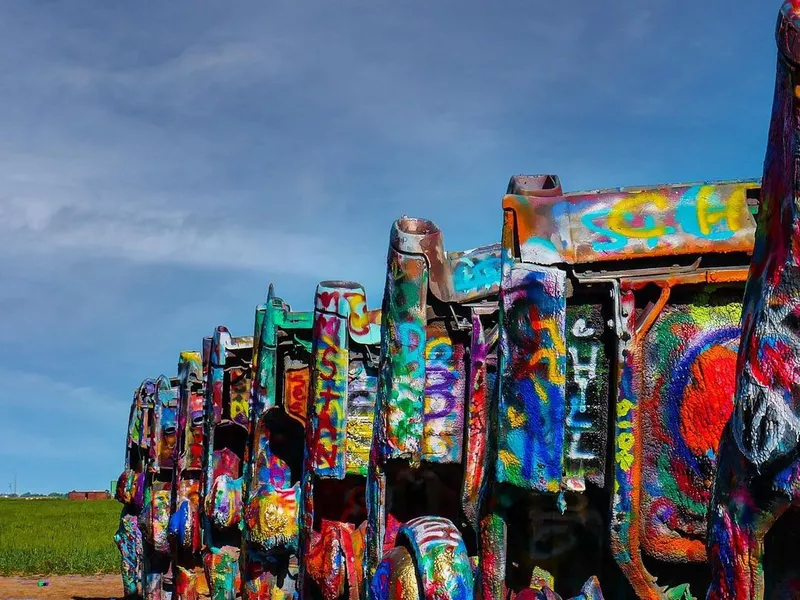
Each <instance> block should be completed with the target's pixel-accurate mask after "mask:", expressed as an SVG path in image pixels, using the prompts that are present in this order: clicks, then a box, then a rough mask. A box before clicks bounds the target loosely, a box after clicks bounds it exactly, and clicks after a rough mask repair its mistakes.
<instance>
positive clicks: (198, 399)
mask: <svg viewBox="0 0 800 600" xmlns="http://www.w3.org/2000/svg"><path fill="white" fill-rule="evenodd" d="M209 341H210V340H209ZM205 345H206V346H208V344H205ZM209 348H210V346H209ZM207 365H208V355H207V354H206V356H205V360H204V359H203V356H201V354H200V353H197V352H182V353H181V355H180V359H179V360H178V380H179V385H178V414H177V429H178V441H177V443H178V448H179V456H178V461H177V462H178V468H177V469H175V471H174V475H173V490H174V496H175V507H176V508H175V512H174V513H173V514H172V516H171V517H170V521H169V537H170V543H171V548H172V551H173V554H174V556H175V558H174V567H175V569H174V570H173V576H174V580H175V586H174V587H175V597H176V600H196V599H197V598H199V597H200V596H201V595H204V594H205V595H207V594H208V583H207V581H206V578H205V574H204V573H203V562H202V557H201V555H200V550H201V544H202V535H201V525H200V512H201V509H200V472H201V470H202V467H203V445H204V444H203V440H204V428H205V411H204V396H203V382H204V381H205V377H204V369H205V367H206V366H207Z"/></svg>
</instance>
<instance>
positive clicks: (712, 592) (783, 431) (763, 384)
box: [707, 0, 800, 600]
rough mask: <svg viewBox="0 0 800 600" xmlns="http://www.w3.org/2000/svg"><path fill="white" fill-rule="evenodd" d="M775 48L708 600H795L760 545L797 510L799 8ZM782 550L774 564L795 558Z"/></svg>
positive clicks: (783, 16) (789, 572)
mask: <svg viewBox="0 0 800 600" xmlns="http://www.w3.org/2000/svg"><path fill="white" fill-rule="evenodd" d="M776 39H777V45H778V64H777V73H776V77H775V95H774V100H773V108H772V118H771V122H770V127H769V139H768V143H767V151H766V156H765V159H764V179H763V182H764V185H763V188H762V191H761V208H760V210H759V214H758V227H757V231H756V240H755V248H754V251H753V261H752V263H751V265H750V271H749V274H748V278H747V287H746V289H745V295H744V305H743V309H742V310H743V314H742V334H741V343H740V345H739V350H738V362H737V369H736V376H737V380H736V396H735V399H734V406H733V416H732V418H731V420H730V423H729V425H728V428H727V430H726V432H725V435H724V436H723V439H722V442H721V444H720V448H719V455H720V458H719V461H718V464H717V471H716V478H715V483H714V496H713V499H712V501H711V506H710V510H709V520H710V523H709V528H708V531H709V539H708V553H709V557H710V562H711V570H712V577H711V586H710V589H709V591H708V596H707V598H709V599H711V600H717V599H721V598H743V599H750V598H762V597H774V598H778V597H784V598H788V597H795V596H796V595H797V581H798V580H797V569H796V564H795V561H794V560H793V559H789V560H788V561H784V562H783V563H781V567H782V569H781V570H780V571H778V572H777V573H776V572H775V571H773V572H772V577H771V578H769V577H765V575H766V569H765V560H766V558H769V556H768V555H765V545H766V544H765V541H766V538H767V534H768V533H770V530H771V529H780V527H775V524H776V522H778V519H779V518H780V517H781V516H782V515H783V514H785V513H787V512H789V511H788V509H789V507H790V506H792V505H795V506H796V505H798V504H800V460H798V458H797V457H798V448H800V441H799V440H800V409H798V406H800V401H799V399H800V387H798V383H800V336H799V335H798V334H799V333H800V331H798V324H799V323H800V321H798V315H800V309H799V308H800V302H798V298H800V207H798V199H800V180H799V179H798V175H800V166H798V162H797V156H798V152H799V151H800V140H799V138H798V135H799V134H800V100H798V85H800V78H799V77H798V67H800V2H797V1H796V0H795V1H786V2H784V3H783V4H782V7H781V10H780V13H779V16H778V23H777V34H776ZM783 529H784V530H785V529H786V528H785V527H784V528H783ZM774 533H777V534H778V535H780V534H781V533H786V531H783V532H782V531H776V532H774ZM779 539H781V538H779ZM783 540H784V543H785V545H779V547H778V550H777V552H774V553H773V556H772V558H773V560H775V557H776V555H777V554H789V555H793V554H794V553H793V552H792V551H791V549H792V548H793V546H792V545H791V543H790V542H788V543H787V542H786V538H783ZM773 547H774V546H773ZM770 588H771V589H770Z"/></svg>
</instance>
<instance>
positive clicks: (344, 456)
mask: <svg viewBox="0 0 800 600" xmlns="http://www.w3.org/2000/svg"><path fill="white" fill-rule="evenodd" d="M312 343H313V347H312V358H311V380H310V385H309V391H310V395H309V401H308V424H307V426H306V444H305V452H304V456H305V460H304V467H303V486H302V504H301V519H300V525H301V529H300V576H299V582H300V584H301V590H300V591H301V594H302V596H303V597H305V598H315V597H322V598H325V600H335V599H337V598H344V597H349V598H357V597H358V596H359V590H360V588H361V586H362V573H363V567H362V558H363V547H364V531H365V529H366V516H367V513H366V506H365V504H366V503H365V500H364V496H365V491H364V488H365V481H366V475H367V464H368V461H369V448H370V442H371V439H372V424H373V418H374V416H373V411H374V407H375V393H376V388H377V375H378V361H379V357H380V346H379V344H380V311H378V310H368V308H367V299H366V294H365V292H364V288H363V287H362V286H361V285H359V284H357V283H352V282H347V281H324V282H322V283H320V284H319V285H318V286H317V289H316V294H315V299H314V327H313V338H312Z"/></svg>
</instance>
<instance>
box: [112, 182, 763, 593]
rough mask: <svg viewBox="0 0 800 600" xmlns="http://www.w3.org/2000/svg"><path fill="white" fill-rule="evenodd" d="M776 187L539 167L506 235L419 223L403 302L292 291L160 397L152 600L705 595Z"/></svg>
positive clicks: (137, 422) (146, 494)
mask: <svg viewBox="0 0 800 600" xmlns="http://www.w3.org/2000/svg"><path fill="white" fill-rule="evenodd" d="M759 189H760V187H759V182H758V181H731V182H718V183H701V184H686V185H684V184H681V185H665V186H654V187H641V188H635V189H634V188H622V189H613V190H601V191H591V192H581V193H565V192H564V191H563V190H562V186H561V183H560V181H559V179H558V177H556V176H552V175H543V176H517V177H514V178H512V180H511V183H510V184H509V189H508V191H507V194H506V195H505V197H504V198H503V203H502V206H503V219H502V223H503V226H502V236H501V242H500V243H498V244H494V245H491V246H486V247H481V248H477V249H474V250H469V251H466V252H448V251H446V249H445V245H444V241H443V237H442V233H441V231H440V230H439V228H438V227H437V226H436V225H435V224H434V223H432V222H430V221H427V220H423V219H415V218H408V217H403V218H401V219H399V220H397V221H396V222H395V223H394V224H393V226H392V229H391V234H390V243H389V253H388V261H387V270H386V285H385V288H384V293H383V303H382V307H381V309H375V308H371V307H370V305H369V304H368V302H367V295H366V293H365V291H364V289H363V288H362V287H361V286H360V285H358V284H356V283H352V282H344V281H325V282H323V283H320V284H319V286H318V287H317V289H316V293H315V295H314V299H313V300H314V301H313V310H308V311H296V310H293V308H291V307H290V306H289V305H287V303H286V302H284V301H283V300H281V298H280V297H278V296H277V295H276V294H275V293H274V292H273V288H272V287H270V291H269V294H268V296H267V299H266V301H265V302H264V303H263V304H261V305H259V306H258V307H257V308H256V311H255V329H254V332H253V335H252V336H241V337H238V336H234V335H232V334H231V333H230V332H229V331H228V329H226V328H225V327H222V326H220V327H217V328H216V330H214V333H213V335H212V336H211V337H208V338H205V339H204V340H203V344H202V351H200V352H183V353H181V354H180V359H179V363H178V373H177V376H175V377H169V376H161V377H158V378H156V379H147V380H145V381H144V382H142V384H141V385H140V387H139V388H138V390H137V391H136V393H135V396H134V401H133V405H132V407H131V413H130V425H129V428H128V439H127V446H126V455H125V456H126V458H125V470H124V472H123V474H122V475H121V477H120V479H119V482H118V487H117V492H116V497H117V499H118V500H119V501H120V502H122V503H123V505H124V508H123V512H122V517H121V523H120V528H119V531H118V533H117V536H116V540H117V543H118V545H119V548H120V551H121V553H122V575H123V581H124V585H125V590H126V594H128V595H129V596H131V597H135V596H146V597H148V598H166V597H169V595H170V594H171V595H172V597H173V598H185V599H189V598H198V597H205V596H208V595H210V596H211V597H212V598H219V599H222V598H234V597H239V596H241V597H243V598H278V597H282V596H283V595H287V596H291V595H293V594H298V595H299V596H300V597H301V598H324V599H325V600H335V599H340V598H349V599H355V598H374V599H377V598H409V599H410V598H419V597H424V598H459V599H461V598H463V599H466V598H473V597H475V598H484V599H489V598H492V599H500V598H509V597H513V596H516V597H518V598H520V599H521V600H522V599H524V598H525V597H535V596H536V594H537V593H540V594H544V593H547V594H551V592H550V590H555V591H557V592H558V593H559V594H562V595H563V596H564V597H571V596H576V595H577V597H579V598H587V599H588V598H600V597H602V592H601V591H600V583H599V582H602V585H603V588H604V589H606V590H614V595H613V596H612V597H614V598H618V597H620V598H625V597H627V598H637V597H638V598H683V597H686V598H688V597H690V593H691V592H694V594H695V595H697V594H703V593H704V590H705V589H706V587H707V586H708V577H709V576H708V567H707V564H706V548H705V537H706V522H707V520H706V508H707V506H708V504H709V501H710V494H711V486H712V483H713V479H714V470H715V465H716V452H717V449H718V443H719V439H720V436H721V434H722V430H723V427H724V425H725V423H726V422H727V420H728V417H729V416H730V413H731V410H732V398H733V393H734V379H735V363H736V354H737V349H738V344H739V337H740V325H739V317H740V314H741V309H742V294H743V288H744V282H745V280H746V278H747V269H748V265H749V261H750V254H751V252H752V246H753V240H754V231H755V220H754V215H755V213H756V212H757V207H758V197H759ZM498 216H499V215H498ZM545 588H547V590H548V591H547V592H545V591H541V590H544V589H545ZM606 594H607V596H608V591H607V592H606ZM546 597H548V598H549V597H556V596H554V595H549V596H546Z"/></svg>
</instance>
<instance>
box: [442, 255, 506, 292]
mask: <svg viewBox="0 0 800 600" xmlns="http://www.w3.org/2000/svg"><path fill="white" fill-rule="evenodd" d="M499 282H500V255H499V254H495V253H492V254H488V255H483V256H481V255H473V256H469V255H468V256H462V257H460V258H459V259H458V260H457V261H456V264H455V267H454V268H453V291H455V292H456V293H459V294H464V293H467V292H474V291H478V290H485V289H489V288H491V287H493V286H497V284H498V283H499Z"/></svg>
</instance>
